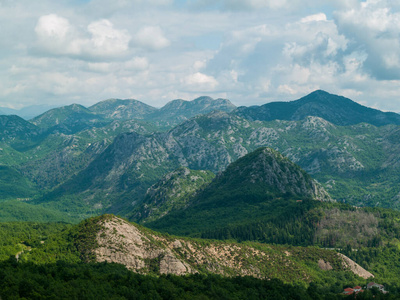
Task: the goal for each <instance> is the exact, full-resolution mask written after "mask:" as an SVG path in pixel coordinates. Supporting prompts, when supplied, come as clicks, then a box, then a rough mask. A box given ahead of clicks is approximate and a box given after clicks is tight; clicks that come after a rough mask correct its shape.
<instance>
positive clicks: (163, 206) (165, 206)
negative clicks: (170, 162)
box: [133, 167, 215, 222]
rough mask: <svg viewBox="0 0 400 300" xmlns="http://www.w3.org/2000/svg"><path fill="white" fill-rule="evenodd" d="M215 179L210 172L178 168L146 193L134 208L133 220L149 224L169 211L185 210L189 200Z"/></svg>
mask: <svg viewBox="0 0 400 300" xmlns="http://www.w3.org/2000/svg"><path fill="white" fill-rule="evenodd" d="M214 177H215V175H214V173H212V172H211V171H204V170H199V171H197V170H190V169H189V168H185V167H182V168H179V169H177V170H175V171H173V172H170V173H168V174H166V175H165V176H163V178H161V179H160V180H159V181H158V182H157V183H156V184H153V185H152V186H151V187H150V188H149V189H148V190H147V192H146V195H145V196H144V199H143V201H142V202H141V203H140V204H139V205H137V206H136V207H135V208H134V213H133V214H134V217H133V218H134V219H135V220H137V221H141V222H149V221H152V220H156V219H159V218H160V217H162V216H165V215H167V214H168V213H169V212H170V211H175V210H179V209H182V208H185V207H186V206H188V205H189V204H190V199H191V198H193V196H194V195H195V194H196V193H198V192H199V191H200V190H201V189H202V188H204V187H205V186H207V185H208V184H209V183H210V182H211V180H212V179H213V178H214Z"/></svg>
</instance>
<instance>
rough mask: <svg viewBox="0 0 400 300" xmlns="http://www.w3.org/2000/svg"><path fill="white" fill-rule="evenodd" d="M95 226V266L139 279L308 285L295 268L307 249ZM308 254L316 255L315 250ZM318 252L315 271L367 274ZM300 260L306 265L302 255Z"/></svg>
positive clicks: (123, 225)
mask: <svg viewBox="0 0 400 300" xmlns="http://www.w3.org/2000/svg"><path fill="white" fill-rule="evenodd" d="M96 222H99V224H100V225H101V226H100V228H101V230H100V231H99V232H97V234H96V239H97V247H96V248H95V249H94V250H93V252H94V254H95V256H96V261H98V262H104V261H107V262H115V263H120V264H123V265H125V266H126V267H127V268H129V269H130V270H133V271H135V272H138V273H142V274H149V273H155V274H175V275H184V274H192V273H215V274H221V275H224V276H236V275H241V276H246V275H249V276H254V277H257V278H274V277H279V276H280V273H282V274H283V273H290V274H291V275H292V276H294V278H296V280H299V279H302V280H305V281H311V280H312V278H311V273H310V274H309V273H307V272H306V271H305V270H303V269H302V267H301V265H300V264H299V257H300V256H298V254H297V253H298V252H302V251H303V252H304V251H307V248H293V247H292V248H291V250H290V251H291V252H288V250H287V249H286V248H283V247H275V248H274V247H273V246H268V245H264V246H262V245H258V246H257V247H253V246H250V245H244V244H234V243H226V242H217V241H212V242H211V241H208V240H190V239H187V238H185V239H182V238H175V237H170V236H162V235H160V234H159V233H156V232H153V231H150V230H148V229H145V228H143V227H140V226H138V225H135V224H132V223H129V222H127V221H125V220H123V219H121V218H118V217H115V216H112V215H105V216H102V217H99V218H97V220H96ZM255 246H256V245H255ZM312 251H313V253H314V254H315V251H317V250H315V249H313V250H312ZM318 251H319V253H320V256H321V257H320V258H317V259H316V260H315V261H314V259H311V261H309V263H310V264H311V265H314V266H315V268H316V270H317V269H320V268H322V269H323V270H333V271H335V270H336V271H340V270H343V269H345V270H351V271H352V272H354V273H355V274H357V275H359V274H360V275H361V276H366V274H370V273H369V272H367V271H366V270H364V269H362V268H361V267H360V266H358V265H357V264H355V263H354V262H353V261H351V260H350V259H349V258H347V257H346V256H343V255H337V254H336V253H334V252H332V251H329V250H324V249H320V250H318ZM301 257H303V258H301V259H304V254H301ZM310 257H311V256H310ZM277 269H278V270H280V272H277V271H276V270H277ZM371 275H372V274H371Z"/></svg>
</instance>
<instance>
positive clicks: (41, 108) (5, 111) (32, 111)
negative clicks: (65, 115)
mask: <svg viewBox="0 0 400 300" xmlns="http://www.w3.org/2000/svg"><path fill="white" fill-rule="evenodd" d="M55 107H57V106H55V105H47V104H40V105H30V106H26V107H23V108H21V109H12V108H8V107H0V115H17V116H19V117H21V118H23V119H25V120H30V119H32V118H34V117H36V116H38V115H40V114H42V113H44V112H46V111H48V110H50V109H52V108H55Z"/></svg>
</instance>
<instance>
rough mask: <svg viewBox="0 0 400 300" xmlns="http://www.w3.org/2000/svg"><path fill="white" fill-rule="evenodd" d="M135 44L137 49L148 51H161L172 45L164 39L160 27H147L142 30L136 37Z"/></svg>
mask: <svg viewBox="0 0 400 300" xmlns="http://www.w3.org/2000/svg"><path fill="white" fill-rule="evenodd" d="M133 44H134V46H136V47H142V48H145V49H148V50H160V49H163V48H165V47H168V46H169V45H170V44H171V43H170V41H169V40H168V39H167V38H166V37H164V34H163V32H162V30H161V28H160V27H158V26H146V27H143V28H141V29H140V30H139V31H138V33H137V34H136V35H135V37H134V40H133Z"/></svg>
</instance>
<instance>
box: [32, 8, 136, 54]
mask: <svg viewBox="0 0 400 300" xmlns="http://www.w3.org/2000/svg"><path fill="white" fill-rule="evenodd" d="M35 32H36V35H37V37H38V42H37V48H39V49H40V50H41V51H45V52H46V53H48V54H56V55H69V56H77V57H79V56H81V57H85V56H86V57H88V56H92V57H112V56H116V55H121V54H124V53H125V52H127V50H128V49H129V41H130V36H129V34H128V33H127V32H126V31H125V30H118V29H115V28H114V25H113V24H112V23H111V22H110V21H109V20H100V21H95V22H91V23H90V24H89V25H88V26H87V28H86V31H81V32H78V29H77V28H74V27H73V26H71V24H70V22H69V21H68V20H67V19H66V18H63V17H60V16H58V15H56V14H50V15H45V16H41V17H40V18H39V20H38V22H37V25H36V27H35Z"/></svg>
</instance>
